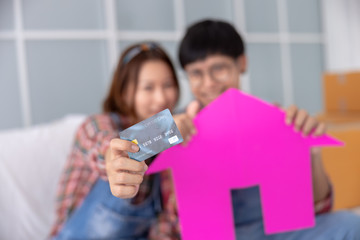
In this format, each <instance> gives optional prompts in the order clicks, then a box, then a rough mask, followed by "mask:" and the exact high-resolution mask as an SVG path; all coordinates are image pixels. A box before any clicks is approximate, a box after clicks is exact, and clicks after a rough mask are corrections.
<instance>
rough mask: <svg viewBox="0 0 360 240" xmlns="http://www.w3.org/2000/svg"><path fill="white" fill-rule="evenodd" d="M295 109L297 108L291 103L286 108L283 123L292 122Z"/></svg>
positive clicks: (288, 123)
mask: <svg viewBox="0 0 360 240" xmlns="http://www.w3.org/2000/svg"><path fill="white" fill-rule="evenodd" d="M297 111H298V108H297V107H296V106H295V105H291V106H289V107H288V108H287V109H286V111H285V112H286V118H285V123H286V124H287V125H290V124H291V123H293V121H294V119H295V116H296V113H297Z"/></svg>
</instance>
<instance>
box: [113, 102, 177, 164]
mask: <svg viewBox="0 0 360 240" xmlns="http://www.w3.org/2000/svg"><path fill="white" fill-rule="evenodd" d="M120 138H121V139H124V140H128V141H132V142H134V143H136V144H137V145H138V146H139V147H140V151H138V152H137V153H131V152H129V157H130V158H131V159H134V160H137V161H144V160H146V159H148V158H150V157H152V156H154V155H156V154H158V153H160V152H162V151H164V150H166V149H168V148H170V147H172V146H175V145H177V144H179V143H181V142H182V141H183V138H182V136H181V134H180V131H179V129H178V128H177V126H176V124H175V122H174V118H173V117H172V115H171V113H170V111H169V109H165V110H163V111H161V112H159V113H157V114H155V115H154V116H152V117H150V118H148V119H145V120H144V121H142V122H139V123H137V124H135V125H133V126H131V127H129V128H127V129H125V130H123V131H121V132H120Z"/></svg>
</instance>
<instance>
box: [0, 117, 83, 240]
mask: <svg viewBox="0 0 360 240" xmlns="http://www.w3.org/2000/svg"><path fill="white" fill-rule="evenodd" d="M84 120H85V116H83V115H71V116H67V117H64V118H63V119H61V120H58V121H55V122H52V123H49V124H44V125H39V126H35V127H31V128H28V129H22V130H11V131H5V132H0V189H1V198H0V213H1V221H0V239H12V240H17V239H45V238H46V236H47V234H48V233H49V231H50V228H51V226H52V224H53V222H54V219H55V195H56V190H57V184H58V181H59V177H60V174H61V172H62V169H63V166H64V163H65V160H66V157H67V155H68V153H69V151H70V147H71V145H72V143H73V139H74V134H75V132H76V129H77V128H78V126H79V125H80V124H81V123H82V121H84Z"/></svg>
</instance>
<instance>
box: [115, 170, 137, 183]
mask: <svg viewBox="0 0 360 240" xmlns="http://www.w3.org/2000/svg"><path fill="white" fill-rule="evenodd" d="M142 181H143V175H140V174H132V173H129V172H119V173H116V174H115V175H114V176H112V183H113V184H117V185H119V184H124V185H140V184H141V183H142Z"/></svg>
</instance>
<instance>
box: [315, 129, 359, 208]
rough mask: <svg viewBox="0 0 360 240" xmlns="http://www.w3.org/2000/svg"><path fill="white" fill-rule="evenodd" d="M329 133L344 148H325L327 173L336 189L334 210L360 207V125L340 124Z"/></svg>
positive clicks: (324, 158)
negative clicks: (341, 143)
mask: <svg viewBox="0 0 360 240" xmlns="http://www.w3.org/2000/svg"><path fill="white" fill-rule="evenodd" d="M328 133H329V134H330V135H331V136H333V137H335V138H337V139H339V140H341V141H343V142H344V143H345V146H344V147H333V148H323V149H322V154H323V155H322V156H323V163H324V167H325V170H326V172H327V173H328V175H329V177H330V179H331V181H332V183H333V187H334V191H335V198H334V209H335V210H337V209H346V208H353V207H357V206H360V123H357V124H355V123H354V124H338V125H337V126H333V127H330V129H329V130H328Z"/></svg>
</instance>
